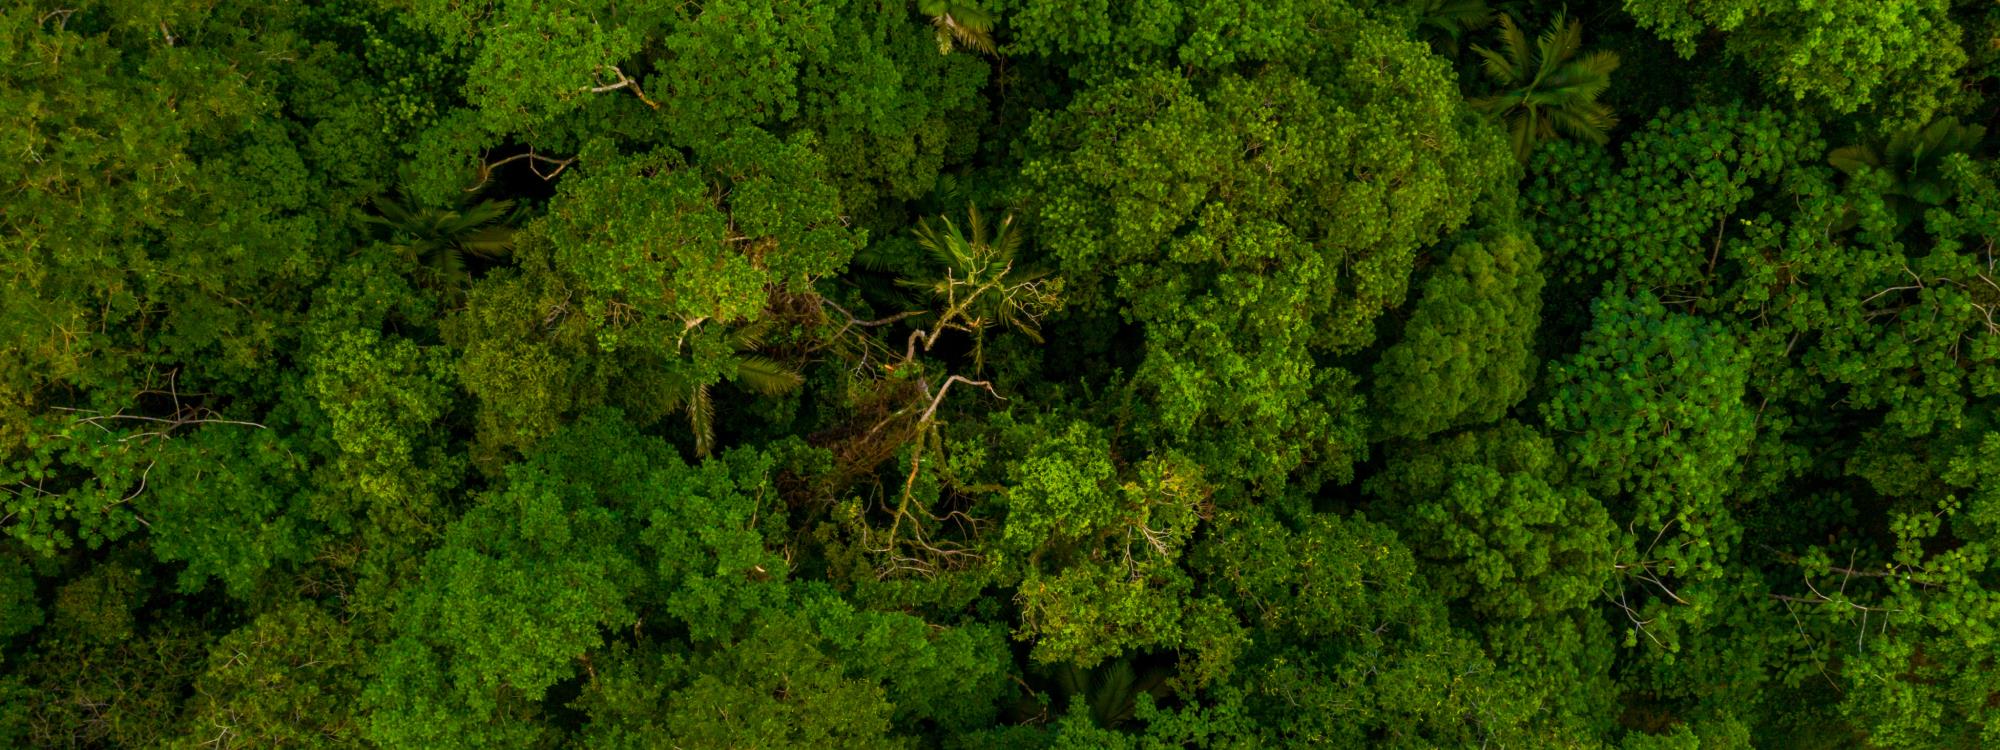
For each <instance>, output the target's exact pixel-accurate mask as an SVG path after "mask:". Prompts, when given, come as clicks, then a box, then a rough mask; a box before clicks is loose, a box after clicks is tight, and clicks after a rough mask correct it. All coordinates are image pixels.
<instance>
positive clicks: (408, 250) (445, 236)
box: [367, 189, 514, 289]
mask: <svg viewBox="0 0 2000 750" xmlns="http://www.w3.org/2000/svg"><path fill="white" fill-rule="evenodd" d="M475 195H476V194H475ZM472 197H473V196H470V195H469V196H467V197H466V198H465V199H463V200H461V201H460V202H459V204H458V205H455V206H449V207H445V208H438V207H434V206H427V205H424V204H421V203H418V202H417V201H415V200H412V199H411V198H410V196H409V194H408V193H407V192H405V191H403V190H400V189H399V190H397V191H396V197H395V198H393V199H392V198H376V199H375V201H374V205H375V211H376V214H377V215H375V216H370V217H367V221H368V222H369V223H372V224H376V225H378V226H383V227H387V228H388V229H389V232H390V236H391V239H390V242H391V245H392V246H393V247H395V248H396V249H397V251H399V252H401V253H402V254H403V255H404V257H406V258H408V259H409V260H410V261H411V262H412V263H415V264H416V265H417V267H418V268H420V269H422V273H423V274H424V276H425V281H426V282H427V283H431V284H434V285H436V286H439V287H444V288H450V289H457V288H459V287H462V286H463V285H464V283H465V281H466V280H467V279H468V278H469V277H468V275H467V274H466V271H465V257H466V256H467V255H471V256H476V257H479V258H484V259H487V260H497V259H499V258H504V257H506V256H507V254H508V253H510V252H512V251H513V249H514V228H513V227H512V226H509V222H507V221H505V220H506V219H508V218H509V214H510V213H512V212H513V210H514V202H513V201H509V200H498V201H492V200H485V201H479V202H477V203H471V202H470V201H471V198H472Z"/></svg>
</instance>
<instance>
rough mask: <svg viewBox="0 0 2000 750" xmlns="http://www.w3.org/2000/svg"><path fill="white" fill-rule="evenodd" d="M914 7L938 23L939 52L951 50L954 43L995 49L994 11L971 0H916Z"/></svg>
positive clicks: (982, 50) (984, 49) (992, 50)
mask: <svg viewBox="0 0 2000 750" xmlns="http://www.w3.org/2000/svg"><path fill="white" fill-rule="evenodd" d="M917 10H919V11H922V12H923V14H924V15H927V16H930V17H931V24H932V25H933V26H936V27H937V45H938V54H940V55H949V54H951V50H952V46H953V43H954V42H956V43H957V44H961V45H964V46H967V47H971V48H973V49H975V50H979V51H980V52H984V53H986V54H989V55H991V54H993V53H994V46H993V14H991V13H987V12H986V11H985V10H983V9H981V8H980V7H979V6H978V5H976V4H974V3H972V2H971V0H917Z"/></svg>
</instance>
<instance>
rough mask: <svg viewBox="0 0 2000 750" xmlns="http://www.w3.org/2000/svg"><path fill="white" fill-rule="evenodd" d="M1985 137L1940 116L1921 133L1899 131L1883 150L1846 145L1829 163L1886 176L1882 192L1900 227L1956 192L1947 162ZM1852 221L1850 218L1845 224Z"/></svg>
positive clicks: (1845, 169)
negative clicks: (1945, 168) (1946, 173)
mask: <svg viewBox="0 0 2000 750" xmlns="http://www.w3.org/2000/svg"><path fill="white" fill-rule="evenodd" d="M1985 137H1986V128H1984V127H1981V126H1978V125H1965V124H1962V123H1960V122H1959V121H1957V120H1952V119H1945V118H1940V119H1938V120H1935V121H1933V122H1931V124H1930V125H1928V126H1926V127H1923V128H1921V129H1918V128H1912V129H1909V130H1904V131H1902V132H1899V133H1896V134H1895V135H1894V136H1891V137H1890V138H1889V142H1888V143H1884V144H1880V145H1879V146H1877V145H1873V144H1857V145H1853V146H1842V147H1840V148H1837V149H1834V150H1833V152H1832V153H1829V154H1827V156H1826V160H1827V163H1829V164H1832V165H1833V167H1834V168H1835V169H1838V170H1840V171H1841V172H1843V173H1845V174H1847V175H1848V176H1849V177H1852V176H1855V175H1857V174H1860V173H1861V172H1862V171H1864V170H1876V171H1880V172H1883V173H1885V174H1887V175H1888V176H1889V186H1888V187H1887V188H1886V189H1884V190H1883V191H1882V200H1883V202H1885V203H1887V204H1889V208H1890V210H1891V211H1894V212H1895V214H1896V227H1897V228H1898V229H1901V228H1903V227H1906V226H1909V225H1910V224H1911V223H1912V222H1914V221H1916V219H1917V217H1918V216H1921V215H1923V211H1924V209H1926V208H1929V207H1931V206H1941V205H1944V203H1945V201H1948V200H1950V199H1951V198H1952V197H1953V196H1955V195H1956V194H1957V188H1956V187H1955V186H1953V185H1952V184H1951V182H1950V181H1949V180H1947V179H1945V174H1944V171H1943V167H1944V162H1945V159H1946V158H1948V157H1950V156H1951V155H1953V154H1967V153H1971V152H1972V150H1973V149H1974V148H1977V147H1978V146H1979V141H1980V140H1981V139H1984V138H1985ZM1851 213H1852V212H1851V211H1850V214H1851ZM1854 219H1855V217H1854V216H1852V215H1850V216H1848V217H1847V221H1844V222H1843V223H1844V224H1846V223H1849V222H1851V221H1852V220H1854ZM1850 225H1851V224H1850Z"/></svg>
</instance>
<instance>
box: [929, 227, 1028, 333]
mask: <svg viewBox="0 0 2000 750" xmlns="http://www.w3.org/2000/svg"><path fill="white" fill-rule="evenodd" d="M938 225H939V226H932V224H931V223H930V220H929V219H922V220H919V221H918V222H917V228H916V230H915V235H916V239H917V245H918V246H919V247H922V248H924V249H925V250H928V251H930V253H931V257H932V259H933V260H934V261H936V263H937V266H938V267H939V268H940V269H942V271H943V272H942V273H940V274H937V275H935V276H931V277H929V278H923V279H912V280H906V281H904V282H902V283H903V284H904V285H905V286H910V287H915V288H917V289H922V290H924V291H925V292H927V293H929V294H930V296H931V297H932V298H934V299H936V300H937V301H938V302H940V303H943V304H946V305H950V304H952V303H953V302H957V301H963V298H964V297H965V296H966V295H977V296H976V297H973V298H972V300H971V302H970V303H969V304H966V305H965V308H964V313H963V316H964V318H965V320H966V322H967V323H968V325H969V326H970V327H971V328H973V329H974V332H975V334H977V332H978V331H980V330H982V329H984V328H986V327H987V326H991V325H993V324H995V323H998V324H1001V325H1005V326H1007V327H1008V328H1010V329H1013V330H1016V331H1020V332H1022V333H1025V334H1027V335H1028V337H1029V338H1031V339H1034V340H1035V341H1037V342H1040V341H1041V340H1042V337H1041V332H1040V330H1039V328H1038V327H1037V326H1036V324H1035V318H1036V315H1035V313H1034V311H1032V310H1030V309H1028V307H1027V303H1026V301H1024V300H1023V299H1021V298H1020V297H1019V296H1018V295H1014V294H1009V293H1007V292H1008V289H1009V288H1010V287H1014V286H1017V285H1020V284H1027V283H1031V282H1034V281H1036V280H1038V279H1041V278H1042V277H1044V276H1047V275H1048V274H1047V273H1046V272H1044V271H1040V270H1036V269H1032V268H1026V267H1024V266H1022V265H1021V264H1020V263H1019V260H1018V256H1019V254H1020V250H1021V244H1022V238H1023V235H1022V234H1021V232H1020V231H1019V228H1018V227H1016V226H1015V225H1014V217H1012V216H1008V217H1006V218H1004V219H1001V220H1000V226H999V227H998V230H997V232H995V233H992V234H990V236H989V229H990V227H989V226H988V225H987V223H986V217H985V216H984V215H982V214H981V213H980V212H979V207H977V206H971V205H968V206H967V209H966V222H965V228H964V230H960V228H959V226H958V225H957V224H955V223H953V222H952V220H951V219H949V218H945V217H938ZM989 284H990V285H992V288H991V289H989V290H987V291H984V292H981V291H978V290H979V289H980V288H981V287H984V286H987V285H989Z"/></svg>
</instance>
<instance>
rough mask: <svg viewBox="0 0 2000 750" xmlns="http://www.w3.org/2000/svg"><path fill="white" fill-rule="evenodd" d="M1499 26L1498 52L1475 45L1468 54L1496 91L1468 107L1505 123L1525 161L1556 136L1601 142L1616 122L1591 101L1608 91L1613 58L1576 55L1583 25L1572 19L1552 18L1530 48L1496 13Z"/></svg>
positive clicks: (1525, 38) (1608, 110)
mask: <svg viewBox="0 0 2000 750" xmlns="http://www.w3.org/2000/svg"><path fill="white" fill-rule="evenodd" d="M1499 24H1500V50H1499V51H1494V50H1492V49H1488V48H1486V47H1482V46H1479V45H1473V47H1472V50H1473V51H1474V52H1476V53H1478V54H1479V56H1480V58H1481V59H1482V62H1481V67H1483V68H1484V69H1485V71H1486V75H1487V77H1488V78H1491V79H1493V80H1494V81H1495V82H1498V83H1499V84H1500V85H1501V87H1502V90H1501V91H1500V92H1499V93H1495V94H1492V95H1489V96H1482V97H1479V98H1477V99H1473V100H1472V102H1471V104H1472V107H1473V108H1474V109H1477V110H1479V111H1481V112H1484V113H1486V114H1489V115H1494V116H1497V117H1500V118H1501V119H1502V120H1504V121H1505V122H1506V124H1507V136H1508V140H1509V142H1510V143H1511V144H1512V145H1513V148H1514V155H1515V157H1516V158H1519V159H1522V160H1526V159H1527V158H1528V154H1529V153H1530V152H1532V151H1534V149H1535V146H1537V145H1539V144H1540V143H1541V142H1543V141H1547V140H1553V139H1555V138H1556V137H1557V136H1558V135H1560V134H1567V135H1570V136H1572V137H1576V138H1581V139H1583V140H1587V141H1590V142H1592V143H1604V142H1605V140H1606V139H1607V138H1608V133H1609V132H1610V130H1611V128H1612V127H1613V126H1615V125H1617V124H1618V118H1617V117H1615V116H1613V115H1612V113H1611V108H1610V107H1606V106H1604V105H1603V104H1600V103H1598V101H1597V97H1598V95H1600V94H1602V93H1604V90H1605V89H1606V88H1609V87H1610V85H1611V72H1612V71H1614V70H1617V69H1618V55H1617V54H1615V53H1612V52H1604V51H1598V52H1592V53H1589V54H1587V55H1583V56H1582V57H1580V58H1579V57H1577V52H1578V50H1579V49H1580V48H1581V47H1582V46H1583V24H1581V23H1579V22H1577V21H1576V20H1575V19H1567V18H1563V17H1557V18H1556V20H1555V21H1554V22H1553V23H1551V24H1549V28H1548V29H1547V30H1546V31H1543V32H1542V35H1541V36H1540V37H1538V38H1537V39H1536V40H1535V42H1534V43H1533V44H1532V45H1531V44H1530V43H1529V41H1528V35H1527V33H1526V32H1523V31H1522V30H1521V27H1520V26H1519V25H1518V24H1516V23H1515V22H1514V18H1513V17H1512V16H1509V15H1504V14H1503V15H1501V16H1500V18H1499Z"/></svg>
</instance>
